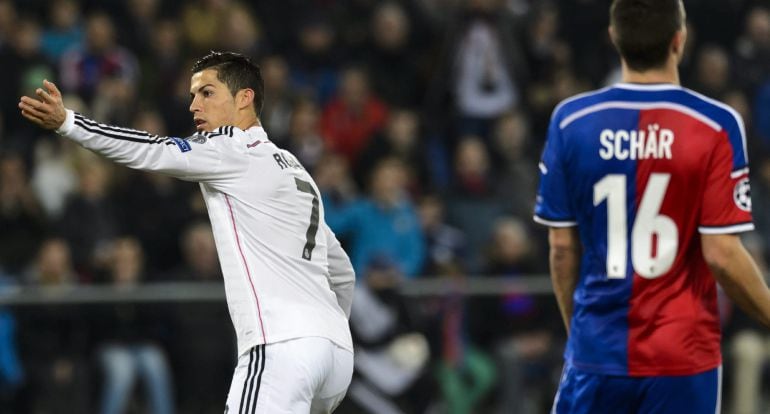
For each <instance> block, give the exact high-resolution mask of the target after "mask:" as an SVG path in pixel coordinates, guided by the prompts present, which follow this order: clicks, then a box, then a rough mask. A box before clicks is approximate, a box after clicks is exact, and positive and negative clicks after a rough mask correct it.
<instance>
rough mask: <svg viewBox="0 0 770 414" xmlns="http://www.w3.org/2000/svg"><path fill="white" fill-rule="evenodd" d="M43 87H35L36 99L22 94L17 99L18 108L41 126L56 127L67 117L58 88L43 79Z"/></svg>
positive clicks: (23, 114)
mask: <svg viewBox="0 0 770 414" xmlns="http://www.w3.org/2000/svg"><path fill="white" fill-rule="evenodd" d="M43 87H44V88H45V89H43V88H37V89H36V90H35V94H36V95H37V99H35V98H30V97H28V96H22V97H21V100H20V101H19V109H21V115H22V116H23V117H24V118H27V119H29V120H30V121H32V122H34V123H35V124H37V125H38V126H40V127H41V128H45V129H51V130H54V129H58V128H59V127H60V126H61V125H62V124H63V123H64V120H65V119H66V117H67V111H66V109H64V103H63V102H62V98H61V92H59V88H57V87H56V85H54V84H53V82H49V81H47V80H44V81H43Z"/></svg>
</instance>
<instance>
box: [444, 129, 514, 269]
mask: <svg viewBox="0 0 770 414" xmlns="http://www.w3.org/2000/svg"><path fill="white" fill-rule="evenodd" d="M498 185H499V182H498V181H497V177H496V176H495V174H494V171H493V170H492V165H491V161H490V159H489V152H488V150H487V147H486V146H485V145H484V143H483V142H482V141H481V139H480V138H478V137H473V136H467V137H464V138H463V139H462V140H461V141H460V143H459V144H458V146H457V152H456V155H455V162H454V180H453V185H452V187H451V189H450V191H449V193H448V194H447V195H446V206H447V221H448V222H449V223H450V224H452V225H455V226H457V228H458V229H459V230H460V231H462V232H463V234H465V235H466V237H467V239H468V262H467V265H468V270H469V271H470V272H471V273H472V274H473V273H475V272H479V271H480V270H482V268H483V249H484V246H486V244H487V242H488V241H489V238H490V236H491V234H492V224H493V223H494V222H495V220H497V219H498V218H499V217H500V216H502V215H503V213H504V206H503V203H502V200H500V198H499V197H498V192H497V191H498Z"/></svg>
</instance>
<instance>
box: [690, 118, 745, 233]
mask: <svg viewBox="0 0 770 414" xmlns="http://www.w3.org/2000/svg"><path fill="white" fill-rule="evenodd" d="M731 134H732V135H734V134H742V131H740V130H735V129H733V130H730V129H726V130H723V131H721V132H720V135H721V137H719V138H718V141H717V144H716V145H715V147H714V149H713V151H712V154H711V158H710V160H709V166H708V169H707V171H708V175H707V177H705V178H704V179H705V180H706V183H705V189H704V191H703V199H702V200H701V213H700V217H699V221H698V231H700V232H701V233H703V234H730V233H740V232H745V231H750V230H753V229H754V224H753V222H752V216H751V187H750V185H749V168H748V164H746V161H745V160H746V158H747V157H746V154H745V153H742V154H737V153H736V152H744V151H745V149H744V147H743V146H742V145H735V144H734V143H736V142H737V143H740V142H742V137H740V136H738V137H735V136H733V137H729V135H731ZM731 143H732V144H731ZM736 159H738V160H742V161H743V162H742V163H740V165H736V162H735V160H736Z"/></svg>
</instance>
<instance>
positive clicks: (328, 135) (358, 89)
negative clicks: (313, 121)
mask: <svg viewBox="0 0 770 414" xmlns="http://www.w3.org/2000/svg"><path fill="white" fill-rule="evenodd" d="M387 117H388V109H387V107H386V106H385V104H384V103H383V102H382V101H381V100H380V99H379V97H377V96H376V95H374V94H373V93H372V92H371V87H370V84H369V78H368V77H367V76H366V73H365V72H364V71H363V70H362V69H360V68H357V67H351V68H348V69H346V70H345V71H344V72H343V74H342V80H341V82H340V87H339V90H338V91H337V95H336V96H335V97H334V99H332V100H331V101H330V102H329V103H328V104H327V105H326V106H325V107H324V108H323V115H322V116H321V132H322V133H323V136H324V139H325V141H326V144H327V146H328V147H329V149H330V150H332V151H335V152H338V153H340V154H341V155H342V156H344V157H345V158H346V159H347V160H348V162H349V163H350V164H351V165H355V164H356V163H357V162H358V159H359V156H360V155H361V151H362V150H363V149H364V147H366V145H367V144H368V143H369V141H371V139H372V138H373V137H374V134H376V133H377V132H378V131H380V129H381V128H382V127H383V126H384V125H385V121H386V120H387Z"/></svg>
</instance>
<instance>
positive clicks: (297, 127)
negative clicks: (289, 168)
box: [281, 98, 326, 172]
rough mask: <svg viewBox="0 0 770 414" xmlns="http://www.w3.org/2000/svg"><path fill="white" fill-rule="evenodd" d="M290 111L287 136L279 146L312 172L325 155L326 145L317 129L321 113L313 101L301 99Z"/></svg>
mask: <svg viewBox="0 0 770 414" xmlns="http://www.w3.org/2000/svg"><path fill="white" fill-rule="evenodd" d="M290 111H291V117H290V119H289V130H288V134H287V135H285V136H284V137H283V139H282V140H281V142H282V145H281V146H283V147H285V148H286V149H288V150H289V151H291V152H292V154H294V155H296V156H297V159H298V160H299V162H301V163H302V165H303V166H304V167H305V168H306V169H307V170H308V171H311V172H313V171H315V169H316V167H317V166H318V164H319V163H320V162H321V158H322V157H323V156H324V154H325V153H326V144H325V143H324V140H323V137H321V131H320V129H319V126H320V118H321V114H320V112H321V111H320V109H319V108H318V105H317V104H316V103H315V102H314V101H312V100H310V99H302V98H300V99H298V100H296V101H295V102H294V106H293V107H292V108H290Z"/></svg>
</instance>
